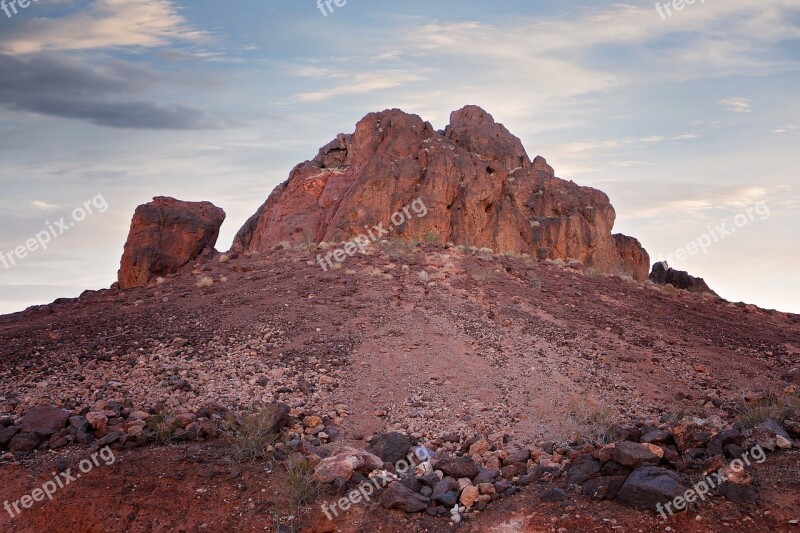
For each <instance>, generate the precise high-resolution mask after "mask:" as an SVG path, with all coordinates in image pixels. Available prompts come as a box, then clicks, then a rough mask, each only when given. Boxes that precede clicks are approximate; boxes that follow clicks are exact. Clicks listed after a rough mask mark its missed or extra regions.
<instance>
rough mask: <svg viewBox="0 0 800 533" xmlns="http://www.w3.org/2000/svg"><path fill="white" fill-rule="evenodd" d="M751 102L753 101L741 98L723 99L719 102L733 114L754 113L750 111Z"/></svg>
mask: <svg viewBox="0 0 800 533" xmlns="http://www.w3.org/2000/svg"><path fill="white" fill-rule="evenodd" d="M751 102H752V100H748V99H747V98H742V97H740V96H735V97H732V98H723V99H722V100H720V101H719V103H721V104H722V105H723V106H724V107H725V109H726V110H727V111H731V112H732V113H750V112H751V111H752V110H751V109H750V104H751Z"/></svg>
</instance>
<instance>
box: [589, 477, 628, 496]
mask: <svg viewBox="0 0 800 533" xmlns="http://www.w3.org/2000/svg"><path fill="white" fill-rule="evenodd" d="M625 479H627V478H626V477H625V476H604V477H596V478H594V479H590V480H589V481H587V482H586V483H584V484H583V495H584V496H588V497H590V498H592V499H593V500H613V499H614V498H616V496H617V493H618V492H619V489H621V488H622V485H623V484H625Z"/></svg>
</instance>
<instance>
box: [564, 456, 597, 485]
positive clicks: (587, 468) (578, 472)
mask: <svg viewBox="0 0 800 533" xmlns="http://www.w3.org/2000/svg"><path fill="white" fill-rule="evenodd" d="M601 467H602V463H600V461H598V460H597V459H595V458H594V457H592V456H591V455H589V454H588V453H586V454H582V455H579V456H577V457H575V459H574V460H573V462H572V464H571V465H570V467H569V470H567V483H571V484H573V485H581V484H583V482H584V481H587V480H588V479H590V478H591V477H592V476H593V475H595V474H596V473H598V472H600V468H601Z"/></svg>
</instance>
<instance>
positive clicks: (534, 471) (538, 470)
mask: <svg viewBox="0 0 800 533" xmlns="http://www.w3.org/2000/svg"><path fill="white" fill-rule="evenodd" d="M543 474H544V472H542V467H541V466H539V465H533V466H532V467H530V469H528V472H527V473H525V475H522V476H520V477H519V479H518V480H517V483H518V484H519V485H530V484H531V483H533V482H535V481H539V480H540V479H542V475H543Z"/></svg>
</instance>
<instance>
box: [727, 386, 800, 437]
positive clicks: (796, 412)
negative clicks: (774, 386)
mask: <svg viewBox="0 0 800 533" xmlns="http://www.w3.org/2000/svg"><path fill="white" fill-rule="evenodd" d="M736 413H737V416H736V418H737V419H738V420H739V422H741V424H742V425H743V426H745V427H748V428H751V427H755V426H757V425H759V424H760V423H762V422H763V421H765V420H767V419H772V420H774V421H775V422H777V423H779V424H782V423H783V422H784V420H787V419H790V420H796V419H798V418H800V394H799V393H798V392H797V391H796V390H790V391H786V392H779V391H769V392H767V393H766V394H765V395H764V397H763V398H760V399H758V400H754V401H753V400H751V401H747V400H745V398H744V397H742V398H741V399H740V400H739V401H738V402H737V404H736Z"/></svg>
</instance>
